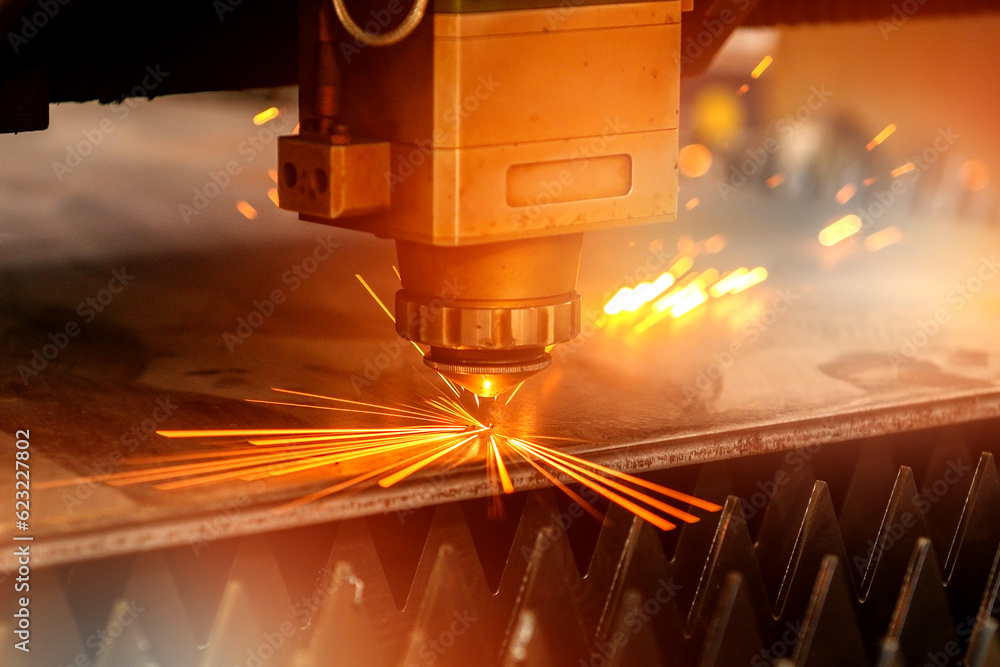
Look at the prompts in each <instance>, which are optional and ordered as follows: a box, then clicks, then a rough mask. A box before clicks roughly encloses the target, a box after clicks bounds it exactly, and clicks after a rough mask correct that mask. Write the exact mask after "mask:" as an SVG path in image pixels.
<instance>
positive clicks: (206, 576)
mask: <svg viewBox="0 0 1000 667" xmlns="http://www.w3.org/2000/svg"><path fill="white" fill-rule="evenodd" d="M239 544H240V539H239V538H233V539H227V540H217V541H214V542H193V543H191V544H189V545H184V546H180V547H175V548H173V549H167V550H166V551H164V557H165V558H166V560H167V564H168V566H169V567H170V572H171V575H172V576H173V580H174V585H175V586H177V592H178V593H179V594H180V598H181V603H182V604H183V605H184V609H185V612H186V613H187V618H188V621H189V622H190V624H191V629H192V631H193V632H194V634H195V638H196V640H197V641H198V644H199V646H200V645H204V644H205V643H207V642H208V636H209V634H210V633H211V632H212V626H213V625H214V624H215V619H216V618H217V617H218V615H219V605H220V604H221V603H222V594H223V592H224V591H225V590H226V581H228V579H229V572H230V570H231V569H232V566H233V558H234V557H235V556H236V549H237V547H239Z"/></svg>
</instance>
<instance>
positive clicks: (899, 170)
mask: <svg viewBox="0 0 1000 667" xmlns="http://www.w3.org/2000/svg"><path fill="white" fill-rule="evenodd" d="M916 168H917V165H915V164H913V163H912V162H907V163H906V164H902V165H900V166H898V167H896V168H895V169H893V170H892V171H890V172H889V173H890V174H892V177H893V178H896V177H897V176H902V175H903V174H905V173H906V172H908V171H913V170H914V169H916Z"/></svg>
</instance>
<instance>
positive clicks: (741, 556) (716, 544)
mask: <svg viewBox="0 0 1000 667" xmlns="http://www.w3.org/2000/svg"><path fill="white" fill-rule="evenodd" d="M721 514H722V516H721V517H720V519H719V524H718V527H717V529H716V532H715V537H714V540H713V542H712V548H711V550H710V552H709V555H708V558H707V559H706V560H705V561H704V563H705V564H704V569H703V571H702V573H701V576H700V577H699V578H698V580H697V581H698V588H697V592H696V593H695V596H694V603H693V604H692V605H691V609H690V611H689V612H688V614H687V619H686V621H685V629H684V631H685V634H686V635H688V636H689V637H693V638H694V640H695V641H696V642H697V641H699V639H698V637H699V635H703V633H704V631H705V629H706V628H705V624H707V623H708V622H709V620H710V619H709V615H710V614H711V613H712V610H714V609H715V608H716V606H717V599H718V596H719V594H720V591H721V589H722V587H723V584H724V582H725V579H726V577H727V576H728V575H729V573H731V572H733V571H734V570H735V571H737V572H739V573H740V574H742V575H743V580H742V583H741V588H743V589H745V591H746V594H747V596H748V597H749V599H750V601H751V605H752V608H753V609H755V610H757V614H758V627H760V626H761V625H769V624H770V620H771V617H770V605H769V603H768V600H767V592H766V591H765V590H764V582H763V581H762V580H761V576H760V569H759V567H758V565H757V558H756V556H755V555H754V552H753V545H752V544H751V543H750V533H749V532H748V531H747V524H746V521H744V519H743V510H742V507H741V505H740V501H739V498H737V497H735V496H730V497H729V498H728V499H727V500H726V504H725V506H724V507H723V509H722V513H721Z"/></svg>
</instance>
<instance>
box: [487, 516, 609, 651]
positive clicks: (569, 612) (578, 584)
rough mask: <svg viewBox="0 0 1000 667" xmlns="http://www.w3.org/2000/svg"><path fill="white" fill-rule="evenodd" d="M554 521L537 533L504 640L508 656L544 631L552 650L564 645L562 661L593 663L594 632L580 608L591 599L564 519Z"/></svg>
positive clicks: (560, 648) (552, 518) (561, 648)
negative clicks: (581, 601) (591, 638)
mask: <svg viewBox="0 0 1000 667" xmlns="http://www.w3.org/2000/svg"><path fill="white" fill-rule="evenodd" d="M550 519H551V520H552V521H553V523H552V524H550V525H549V527H548V530H546V529H542V530H540V531H539V532H538V533H537V536H536V540H535V546H534V549H532V551H531V557H530V560H529V562H528V566H527V569H526V571H525V574H524V579H523V580H522V582H521V586H520V590H519V591H518V596H517V603H516V605H515V609H514V614H513V616H512V625H511V627H510V628H509V629H508V632H507V637H506V640H505V642H504V645H505V654H506V655H508V656H511V655H515V654H517V651H516V650H514V649H516V647H517V645H518V642H525V646H527V645H528V644H530V643H531V642H526V641H525V639H524V638H525V637H526V636H527V633H528V631H529V630H530V631H531V632H533V633H538V632H541V633H543V635H542V636H544V638H545V645H546V646H548V647H549V648H552V647H558V650H559V653H560V658H559V659H560V661H563V660H564V661H566V662H567V663H570V664H575V663H576V662H577V660H581V659H582V660H586V659H589V653H590V647H589V642H588V640H587V635H588V632H587V631H586V630H585V629H584V627H583V622H582V619H581V618H580V614H579V612H578V604H577V600H578V599H579V598H581V597H582V596H584V595H585V593H584V584H583V582H582V581H581V579H580V576H579V573H578V570H577V569H576V562H575V561H574V560H573V553H572V551H571V550H570V548H569V542H568V541H567V540H566V534H565V533H564V532H563V531H562V530H561V529H560V527H559V519H558V516H556V517H550ZM553 536H554V537H553ZM525 612H531V614H525ZM532 614H533V616H532ZM532 636H534V635H532Z"/></svg>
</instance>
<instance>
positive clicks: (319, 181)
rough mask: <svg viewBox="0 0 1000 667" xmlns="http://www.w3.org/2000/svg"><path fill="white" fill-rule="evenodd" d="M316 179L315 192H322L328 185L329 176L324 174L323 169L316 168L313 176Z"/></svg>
mask: <svg viewBox="0 0 1000 667" xmlns="http://www.w3.org/2000/svg"><path fill="white" fill-rule="evenodd" d="M313 178H314V180H315V181H316V192H319V193H320V194H323V193H324V192H326V189H327V187H329V185H330V178H329V177H328V176H327V175H326V170H325V169H317V170H316V173H315V174H314V176H313Z"/></svg>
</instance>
